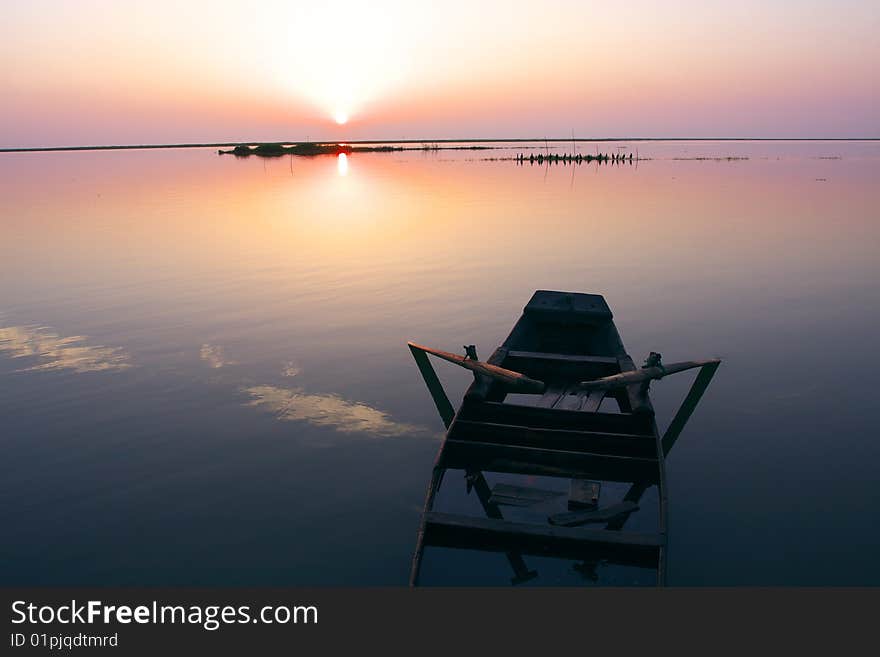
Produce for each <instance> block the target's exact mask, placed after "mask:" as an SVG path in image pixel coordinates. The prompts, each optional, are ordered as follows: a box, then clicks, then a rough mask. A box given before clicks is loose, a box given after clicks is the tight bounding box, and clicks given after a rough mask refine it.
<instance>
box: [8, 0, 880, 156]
mask: <svg viewBox="0 0 880 657" xmlns="http://www.w3.org/2000/svg"><path fill="white" fill-rule="evenodd" d="M3 24H4V29H3V39H2V40H0V58H2V62H3V65H2V67H0V84H2V88H3V103H2V104H0V147H4V146H5V147H13V146H41V145H76V144H111V143H169V142H193V141H239V140H303V139H306V138H309V139H313V140H314V139H357V138H361V139H368V138H380V139H398V138H409V139H431V138H455V137H462V138H464V137H543V136H558V137H567V136H569V135H571V133H572V131H574V133H575V134H577V135H578V136H582V137H605V136H608V137H621V136H643V137H651V136H686V137H701V136H706V137H712V136H725V137H746V136H752V137H877V136H880V82H878V80H880V75H878V74H877V70H876V69H877V65H878V62H880V38H878V31H880V3H878V2H877V1H876V0H837V1H830V0H803V1H799V2H780V1H776V2H774V1H772V0H771V1H768V0H763V1H752V0H743V1H739V2H730V3H720V2H712V1H708V0H704V1H699V0H679V1H670V2H642V1H628V2H618V3H608V2H592V1H587V0H580V1H576V2H574V1H573V2H567V1H566V2H563V1H555V2H554V1H546V0H545V1H543V2H535V1H532V2H521V1H518V0H504V1H497V2H496V1H491V2H489V1H483V2H476V1H475V0H468V1H459V0H446V1H444V2H430V3H429V2H416V1H408V2H407V1H400V2H397V1H385V0H378V1H375V2H350V1H348V0H336V1H332V0H331V1H329V2H321V3H316V2H291V1H286V2H282V1H274V0H264V1H263V2H237V1H232V0H205V1H203V0H192V1H189V2H185V3H184V2H180V1H179V0H176V1H168V0H153V1H152V2H149V3H137V4H135V3H129V2H113V1H107V0H80V1H78V2H70V1H68V0H27V1H25V0H7V1H6V2H4V6H3Z"/></svg>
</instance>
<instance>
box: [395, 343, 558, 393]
mask: <svg viewBox="0 0 880 657" xmlns="http://www.w3.org/2000/svg"><path fill="white" fill-rule="evenodd" d="M407 344H408V345H409V347H410V349H418V350H419V351H424V352H425V353H428V354H432V355H434V356H436V357H437V358H442V359H443V360H445V361H448V362H450V363H454V364H455V365H458V366H459V367H464V368H465V369H468V370H471V371H472V372H477V373H479V374H485V375H486V376H488V377H490V378H492V379H495V380H496V381H500V382H501V383H504V384H506V385H508V386H510V387H511V388H513V389H514V390H515V391H516V392H532V393H536V394H541V393H543V392H544V388H546V385H545V384H544V382H543V381H537V380H535V379H530V378H529V377H527V376H526V375H525V374H521V373H520V372H514V371H513V370H508V369H505V368H503V367H498V366H497V365H491V364H489V363H484V362H483V361H481V360H474V359H473V358H467V357H465V356H459V355H458V354H453V353H450V352H448V351H441V350H440V349H432V348H431V347H425V346H423V345H420V344H416V343H415V342H408V343H407Z"/></svg>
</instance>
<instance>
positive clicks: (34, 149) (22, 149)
mask: <svg viewBox="0 0 880 657" xmlns="http://www.w3.org/2000/svg"><path fill="white" fill-rule="evenodd" d="M620 141H625V142H661V141H688V142H698V141H729V142H734V141H880V137H590V138H587V137H552V138H548V137H538V138H534V139H526V138H524V137H514V138H513V139H470V138H469V139H338V140H337V139H323V140H320V141H297V140H288V141H259V140H255V141H224V142H211V143H183V144H121V145H103V146H100V145H97V146H19V147H11V148H0V153H39V152H49V151H115V150H145V149H153V148H229V147H235V146H247V145H254V144H282V145H285V146H286V145H290V144H363V145H368V144H504V143H510V144H522V143H538V144H540V143H542V142H544V143H554V144H556V143H597V142H598V143H609V142H620Z"/></svg>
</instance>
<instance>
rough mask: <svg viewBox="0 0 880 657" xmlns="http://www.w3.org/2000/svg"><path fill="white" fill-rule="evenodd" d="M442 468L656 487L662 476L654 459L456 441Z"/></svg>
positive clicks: (444, 456)
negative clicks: (575, 478) (647, 484)
mask: <svg viewBox="0 0 880 657" xmlns="http://www.w3.org/2000/svg"><path fill="white" fill-rule="evenodd" d="M441 466H442V467H444V468H456V469H462V470H472V469H480V470H485V471H489V472H510V473H519V474H532V475H542V476H550V477H579V478H582V479H595V480H599V481H621V482H629V483H632V482H636V481H644V482H648V483H656V482H657V481H658V480H659V476H660V472H659V468H658V462H657V461H656V460H654V459H643V458H632V457H621V456H609V455H606V454H591V453H588V452H574V451H570V450H556V449H541V448H537V447H525V446H521V445H499V444H495V443H484V442H477V441H470V440H468V441H461V440H452V439H447V440H446V442H445V444H444V447H443V451H442V454H441Z"/></svg>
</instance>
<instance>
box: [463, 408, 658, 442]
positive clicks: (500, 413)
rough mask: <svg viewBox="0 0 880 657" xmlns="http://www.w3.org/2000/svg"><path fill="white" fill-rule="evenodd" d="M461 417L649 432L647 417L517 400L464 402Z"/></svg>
mask: <svg viewBox="0 0 880 657" xmlns="http://www.w3.org/2000/svg"><path fill="white" fill-rule="evenodd" d="M460 415H461V419H466V420H476V421H482V422H495V423H498V424H518V425H522V426H531V427H543V428H547V429H573V430H580V431H598V432H602V433H621V434H638V435H649V436H653V435H654V434H653V430H654V427H653V424H652V423H651V421H650V418H649V417H646V416H644V415H633V414H626V413H598V412H597V413H582V412H579V411H570V410H565V409H547V408H539V407H536V406H525V405H521V404H506V403H502V402H496V401H484V402H478V403H471V404H466V405H465V406H464V407H463V408H462V411H461V414H460Z"/></svg>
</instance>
